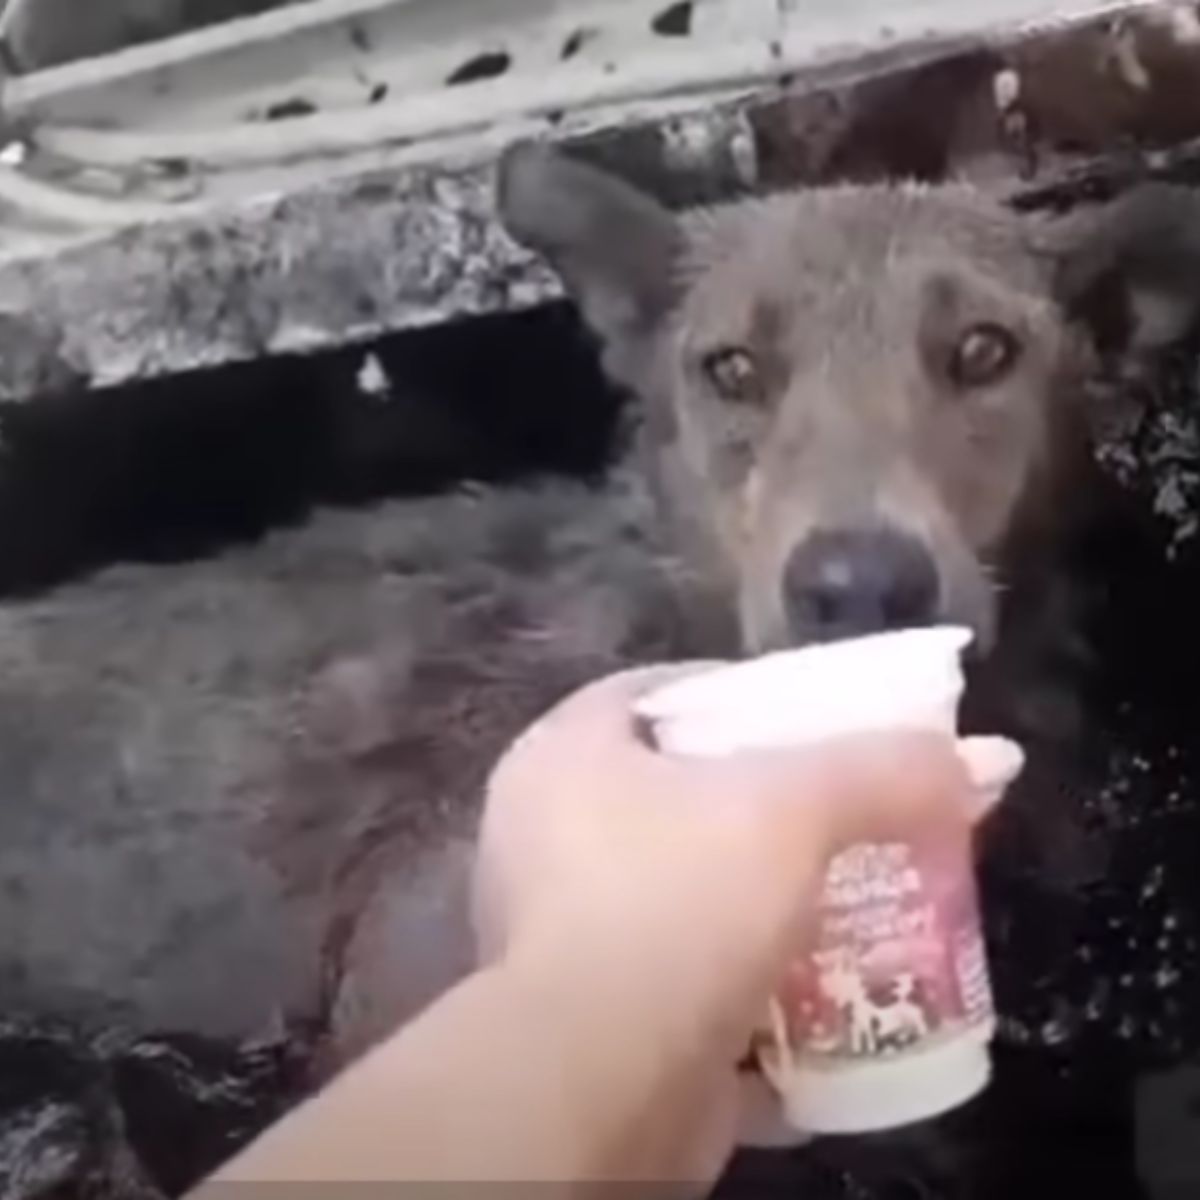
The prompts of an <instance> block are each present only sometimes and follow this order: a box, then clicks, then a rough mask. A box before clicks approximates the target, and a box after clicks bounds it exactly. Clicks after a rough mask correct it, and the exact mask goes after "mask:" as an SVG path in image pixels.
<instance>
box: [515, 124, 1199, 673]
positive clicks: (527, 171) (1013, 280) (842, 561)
mask: <svg viewBox="0 0 1200 1200" xmlns="http://www.w3.org/2000/svg"><path fill="white" fill-rule="evenodd" d="M499 195H500V209H501V214H502V217H503V219H504V221H505V223H506V225H507V228H508V229H509V230H510V232H511V233H512V234H513V236H514V237H515V238H516V239H517V240H519V241H520V242H522V243H524V244H525V245H527V246H529V247H531V248H533V249H535V250H536V251H538V252H539V253H540V254H541V255H543V256H544V257H545V258H546V260H547V261H548V262H549V263H550V264H551V266H552V267H553V268H554V269H555V270H556V271H557V272H558V274H559V275H560V276H561V278H562V280H563V281H564V284H565V287H566V289H567V291H568V293H569V294H570V295H571V296H572V297H573V298H574V300H575V301H576V302H577V304H578V306H579V308H580V310H581V312H582V314H583V317H584V319H585V320H586V321H587V323H588V324H589V325H590V327H591V328H592V330H593V331H594V332H595V333H596V334H597V336H598V338H599V340H600V342H601V346H602V350H603V356H604V363H605V367H606V369H607V371H608V372H609V373H610V374H611V375H612V376H613V377H614V378H615V379H616V380H617V381H618V382H620V383H621V384H623V385H626V386H628V387H629V388H630V389H631V390H632V391H633V392H635V393H636V394H637V395H638V396H639V397H640V399H641V401H642V403H643V405H644V406H645V407H644V414H645V419H646V426H647V429H648V430H649V431H650V434H651V436H652V437H653V438H655V439H656V441H657V443H658V445H659V447H660V449H661V450H662V454H661V455H660V458H661V461H662V463H663V472H664V478H666V479H667V480H668V486H667V488H666V490H667V492H668V494H669V496H670V497H673V498H674V499H675V501H676V503H677V506H678V508H679V509H680V511H681V513H682V515H683V517H684V518H685V519H686V520H687V521H688V522H690V524H691V526H692V528H693V529H697V530H699V531H700V533H701V535H702V538H701V540H702V541H703V542H704V544H705V546H706V549H707V552H708V553H709V554H710V556H711V563H712V565H713V570H715V572H716V573H718V574H719V575H720V576H721V578H722V580H723V582H724V583H725V584H726V585H727V586H728V589H729V593H730V596H731V598H732V599H733V600H734V601H735V603H736V606H737V611H738V613H739V616H740V621H741V628H742V636H743V641H744V643H745V646H746V648H747V649H749V650H755V651H763V650H767V649H773V648H777V647H780V646H783V645H790V644H796V643H800V642H808V641H813V640H828V639H832V638H837V637H843V636H848V635H853V634H857V633H863V632H870V631H876V630H881V629H889V628H898V627H903V626H910V625H920V624H927V623H931V622H940V621H951V622H955V623H960V624H965V625H968V626H970V627H971V628H973V629H974V630H975V632H976V634H977V638H978V642H979V644H980V645H981V646H983V647H986V646H987V645H988V644H989V642H990V640H991V639H992V637H993V634H994V631H995V627H996V624H997V617H998V597H999V596H1000V595H1001V594H1002V592H1003V588H1004V586H1005V578H1004V575H1005V571H1006V569H1007V567H1008V566H1009V560H1010V559H1011V556H1012V554H1013V553H1014V551H1013V545H1014V541H1015V540H1019V538H1020V536H1021V535H1022V533H1023V531H1028V530H1031V529H1034V528H1035V527H1036V526H1038V524H1039V522H1041V523H1043V524H1044V523H1046V522H1048V521H1049V522H1051V523H1052V522H1053V520H1054V519H1055V518H1056V517H1057V516H1058V515H1059V511H1060V510H1061V509H1063V508H1065V507H1069V504H1070V500H1071V497H1070V495H1069V491H1070V485H1069V482H1068V480H1067V478H1066V468H1067V466H1068V464H1070V466H1071V467H1074V466H1075V464H1076V462H1077V461H1078V460H1079V458H1080V457H1081V456H1080V455H1079V454H1078V451H1079V448H1080V447H1079V445H1078V444H1077V443H1082V441H1083V438H1082V434H1081V428H1080V424H1079V421H1078V413H1077V411H1076V410H1077V401H1078V398H1079V390H1080V389H1079V387H1078V383H1079V381H1080V379H1081V377H1082V376H1083V375H1084V374H1085V372H1087V371H1088V370H1089V369H1090V367H1091V362H1092V354H1093V347H1092V341H1091V336H1090V332H1089V330H1088V328H1087V326H1086V324H1085V323H1084V322H1083V321H1081V320H1077V319H1076V318H1077V317H1078V316H1079V315H1080V313H1081V312H1082V311H1083V310H1084V308H1085V304H1084V302H1085V300H1087V299H1088V298H1089V297H1094V296H1095V295H1098V294H1099V293H1100V292H1101V291H1105V290H1108V291H1111V290H1112V289H1111V288H1109V287H1108V286H1107V285H1109V284H1111V283H1113V281H1117V282H1119V283H1120V284H1121V285H1122V287H1123V289H1124V292H1125V293H1126V294H1128V295H1129V296H1132V297H1135V298H1139V299H1140V300H1141V301H1142V302H1143V303H1142V307H1141V309H1140V310H1138V311H1140V312H1143V313H1145V314H1149V315H1154V316H1156V317H1157V318H1159V326H1160V328H1159V330H1158V332H1159V333H1162V332H1163V329H1164V328H1165V327H1164V326H1162V322H1161V318H1162V317H1163V315H1164V314H1166V315H1169V316H1171V317H1172V319H1174V318H1176V317H1178V316H1179V315H1180V314H1181V313H1182V314H1183V315H1184V316H1190V315H1191V297H1190V296H1188V297H1186V299H1187V304H1185V305H1184V306H1183V307H1182V308H1176V307H1164V306H1163V304H1162V303H1160V302H1161V301H1163V300H1166V301H1169V302H1171V304H1172V305H1173V302H1174V300H1175V298H1176V295H1175V294H1176V293H1179V292H1182V291H1184V290H1186V289H1185V288H1183V287H1182V286H1180V281H1181V280H1182V278H1183V274H1184V272H1183V271H1182V270H1181V268H1180V265H1179V264H1180V262H1181V255H1184V257H1186V254H1185V252H1188V253H1190V254H1191V261H1192V262H1195V261H1196V260H1197V257H1198V256H1200V220H1197V219H1196V218H1198V217H1200V205H1197V204H1196V202H1195V201H1193V199H1192V197H1191V196H1190V195H1187V194H1186V193H1180V192H1177V191H1174V190H1172V189H1166V188H1145V189H1141V190H1140V191H1138V192H1137V193H1133V194H1131V195H1130V196H1129V197H1127V198H1126V199H1124V200H1122V201H1119V202H1116V203H1114V204H1112V205H1110V206H1107V207H1105V208H1103V209H1099V210H1090V211H1088V212H1087V213H1086V215H1084V216H1074V217H1070V218H1063V219H1059V220H1048V219H1045V218H1033V217H1029V216H1022V215H1020V214H1018V213H1017V212H1015V211H1014V210H1012V209H1011V208H1009V207H1007V206H1005V205H1003V204H1001V203H999V202H998V201H995V200H992V199H989V198H987V197H985V196H983V195H981V194H979V193H977V192H975V191H973V190H971V189H969V188H966V187H958V186H943V187H933V188H931V187H919V186H896V187H870V188H866V187H839V188H830V189H821V190H813V191H805V192H795V193H790V194H782V195H777V196H772V197H769V198H765V199H750V200H744V201H740V202H737V203H733V204H729V205H727V206H725V207H722V208H716V209H709V210H700V211H694V212H690V213H684V214H675V213H672V212H670V211H668V210H667V209H665V208H664V207H662V206H661V205H660V204H659V203H657V202H656V201H655V200H654V199H652V198H651V197H649V196H648V195H645V194H643V193H641V192H639V191H638V190H636V189H634V188H633V187H631V186H630V185H628V184H627V183H625V182H623V181H621V180H618V179H616V178H615V177H613V176H611V175H609V174H607V173H604V172H601V171H599V170H597V169H595V168H593V167H591V166H588V165H586V164H583V163H581V162H578V161H575V160H572V159H570V158H568V157H566V156H564V155H562V154H561V153H559V152H557V151H554V150H552V149H549V148H546V147H544V146H540V145H534V144H532V143H524V144H522V145H520V146H517V147H514V148H513V149H512V150H510V151H509V152H508V154H507V155H506V156H505V158H504V160H503V161H502V164H501V171H500V192H499ZM1193 226H1194V228H1193ZM1151 300H1153V301H1154V302H1155V303H1154V304H1153V305H1152V304H1150V303H1148V302H1149V301H1151ZM1130 311H1133V309H1131V310H1130ZM1172 329H1174V327H1173V326H1172Z"/></svg>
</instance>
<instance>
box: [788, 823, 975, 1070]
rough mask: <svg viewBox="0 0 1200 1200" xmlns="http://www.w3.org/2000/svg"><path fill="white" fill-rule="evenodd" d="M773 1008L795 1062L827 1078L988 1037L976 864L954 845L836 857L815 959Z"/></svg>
mask: <svg viewBox="0 0 1200 1200" xmlns="http://www.w3.org/2000/svg"><path fill="white" fill-rule="evenodd" d="M777 999H778V1001H779V1007H780V1010H781V1013H782V1016H783V1019H784V1024H785V1031H786V1035H787V1039H788V1043H789V1050H790V1055H791V1057H792V1058H793V1061H798V1062H803V1063H804V1064H805V1065H806V1066H810V1067H816V1068H824V1069H834V1068H836V1066H837V1065H838V1063H839V1062H845V1061H847V1060H852V1061H862V1060H870V1059H873V1058H879V1057H881V1056H888V1057H892V1056H895V1055H899V1054H903V1053H905V1052H914V1051H920V1050H921V1049H924V1048H926V1047H928V1046H930V1045H931V1044H937V1043H941V1042H943V1041H945V1040H949V1039H951V1038H954V1037H958V1036H961V1035H962V1034H963V1033H965V1032H966V1031H968V1030H971V1029H972V1028H973V1027H976V1026H984V1025H989V1024H990V1020H991V1017H992V1000H991V989H990V986H989V982H988V973H987V963H986V958H985V953H984V947H983V941H982V937H981V935H980V928H979V914H978V906H977V899H976V890H975V880H974V876H973V874H972V871H971V862H970V858H969V852H968V853H964V849H963V847H962V846H961V845H954V844H953V843H952V842H951V843H950V844H947V845H944V846H941V847H938V846H923V847H921V848H920V849H916V848H913V847H910V846H907V845H902V844H889V845H872V846H857V847H854V848H852V849H850V850H847V851H845V852H843V853H842V854H841V855H839V856H838V857H837V858H836V859H835V860H834V861H833V863H832V864H831V866H830V869H829V873H828V875H827V877H826V882H825V888H824V892H823V895H822V898H821V903H820V908H819V926H818V933H817V938H816V944H815V946H814V949H813V951H812V953H811V954H810V955H808V956H806V957H805V958H803V959H800V960H797V961H796V962H795V963H794V964H793V965H792V967H791V969H790V970H789V972H788V976H787V978H786V979H785V980H784V981H783V983H782V986H781V987H780V989H779V991H778V993H777ZM768 1053H770V1052H769V1051H768ZM772 1057H773V1055H772Z"/></svg>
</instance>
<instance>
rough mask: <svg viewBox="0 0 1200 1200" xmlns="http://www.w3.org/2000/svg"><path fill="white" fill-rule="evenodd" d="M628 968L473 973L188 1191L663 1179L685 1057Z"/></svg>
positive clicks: (576, 966)
mask: <svg viewBox="0 0 1200 1200" xmlns="http://www.w3.org/2000/svg"><path fill="white" fill-rule="evenodd" d="M572 958H575V961H571V959H572ZM629 966H630V967H631V966H632V965H631V964H630V965H629ZM639 974H640V975H642V976H643V977H644V972H635V971H633V970H632V969H626V965H625V964H618V963H610V964H607V965H605V966H603V967H601V965H600V964H598V963H588V962H586V961H584V959H583V955H582V954H578V953H577V952H570V953H567V952H563V953H554V952H552V951H549V950H548V951H547V952H545V953H539V954H527V955H523V956H521V957H519V958H518V959H516V960H514V961H511V962H508V963H506V964H504V965H503V966H500V967H496V968H493V969H490V970H487V971H481V972H479V973H477V974H475V975H473V976H471V977H470V978H468V979H467V980H464V981H463V982H462V983H461V984H460V985H459V986H458V987H457V988H455V989H454V990H453V991H452V992H451V993H449V994H448V995H447V996H445V997H444V998H443V999H442V1000H441V1001H440V1002H439V1003H438V1004H436V1005H434V1006H433V1007H432V1008H430V1009H429V1010H428V1011H427V1012H426V1013H425V1014H424V1015H423V1016H421V1017H420V1018H418V1019H417V1020H416V1021H414V1022H413V1023H412V1024H411V1025H409V1026H408V1027H407V1028H406V1029H404V1030H403V1031H401V1032H400V1033H398V1034H396V1035H395V1036H394V1037H392V1038H391V1039H389V1041H387V1042H386V1043H384V1044H382V1045H381V1046H379V1047H378V1048H377V1049H376V1051H375V1052H374V1053H373V1054H371V1055H369V1056H367V1057H366V1058H365V1059H364V1060H362V1062H360V1063H359V1064H357V1065H356V1066H355V1067H353V1068H352V1069H350V1070H349V1071H347V1072H346V1074H345V1075H344V1076H343V1077H342V1078H341V1079H339V1080H337V1081H335V1082H334V1083H333V1084H332V1085H331V1086H330V1087H329V1088H328V1089H327V1090H326V1091H325V1092H323V1093H322V1094H321V1095H319V1096H318V1097H316V1098H314V1099H313V1100H312V1101H310V1102H309V1103H307V1104H306V1105H304V1106H302V1107H301V1108H299V1109H298V1110H296V1111H295V1112H293V1113H292V1114H291V1115H290V1116H289V1117H288V1118H286V1119H285V1120H284V1121H283V1122H281V1124H280V1125H279V1126H277V1127H276V1128H275V1129H273V1130H271V1131H269V1132H268V1133H267V1134H266V1135H264V1136H263V1137H262V1138H261V1139H260V1140H259V1141H258V1142H257V1143H256V1144H254V1145H253V1146H251V1147H250V1148H249V1149H248V1150H247V1151H246V1152H244V1153H243V1154H242V1155H241V1156H240V1157H239V1158H238V1159H236V1160H235V1161H234V1162H232V1163H231V1164H230V1165H229V1166H228V1167H227V1168H226V1169H225V1170H224V1171H222V1172H221V1173H220V1174H219V1175H218V1176H217V1177H216V1178H214V1179H213V1180H212V1181H211V1182H210V1183H209V1184H208V1185H207V1188H205V1189H202V1190H201V1191H200V1192H199V1193H198V1194H197V1195H198V1196H203V1197H210V1196H213V1195H215V1189H217V1188H219V1187H220V1186H221V1185H222V1184H226V1185H228V1184H230V1183H235V1182H247V1181H267V1180H270V1181H277V1182H287V1181H300V1180H304V1181H324V1182H335V1181H337V1182H355V1181H368V1180H369V1181H385V1180H388V1181H398V1180H405V1181H407V1180H419V1181H424V1180H459V1181H474V1180H478V1181H497V1182H498V1181H504V1180H511V1181H527V1182H529V1181H555V1182H558V1183H560V1184H562V1185H564V1187H566V1185H568V1184H571V1183H572V1182H579V1181H585V1180H603V1179H638V1180H648V1179H653V1178H656V1177H659V1178H661V1177H662V1176H663V1175H664V1174H667V1175H670V1174H672V1173H673V1171H672V1170H671V1166H672V1164H670V1163H668V1162H667V1161H666V1160H668V1159H671V1158H672V1157H673V1154H674V1149H675V1148H674V1147H673V1146H672V1144H671V1142H672V1131H671V1129H670V1127H669V1122H670V1121H671V1119H672V1114H674V1113H675V1112H677V1111H678V1108H679V1103H680V1100H681V1099H683V1102H684V1103H685V1104H686V1098H681V1097H679V1096H678V1095H674V1094H671V1093H673V1092H677V1091H678V1089H679V1087H680V1082H681V1079H682V1078H683V1077H684V1076H686V1074H687V1072H686V1071H684V1072H682V1073H681V1072H680V1070H679V1069H678V1063H679V1060H680V1059H681V1057H684V1056H687V1055H688V1054H689V1053H690V1050H689V1048H688V1047H687V1046H686V1044H684V1042H683V1041H682V1040H681V1039H679V1038H674V1037H665V1036H664V1033H663V1030H661V1029H656V1028H655V1023H654V1021H653V1020H652V1019H651V1018H650V1016H649V1012H650V1011H652V1010H651V1008H650V1006H649V1005H646V1004H645V1003H644V1002H643V990H644V986H645V985H644V984H643V983H642V982H640V981H639V979H638V975H639ZM695 1057H696V1062H697V1069H702V1068H700V1067H699V1064H700V1061H701V1058H700V1053H699V1047H697V1048H696V1052H695ZM209 1189H212V1190H209Z"/></svg>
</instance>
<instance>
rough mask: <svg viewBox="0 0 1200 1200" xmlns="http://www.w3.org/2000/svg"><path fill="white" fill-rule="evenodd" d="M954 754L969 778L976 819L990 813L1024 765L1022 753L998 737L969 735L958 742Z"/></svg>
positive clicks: (1014, 743)
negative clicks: (956, 752)
mask: <svg viewBox="0 0 1200 1200" xmlns="http://www.w3.org/2000/svg"><path fill="white" fill-rule="evenodd" d="M957 749H958V756H959V759H960V760H961V761H962V764H963V766H964V767H966V770H967V775H968V777H969V778H970V780H971V797H970V804H971V807H972V809H973V810H974V815H975V816H976V818H979V817H982V816H984V815H985V814H986V813H988V812H990V811H991V810H992V809H993V808H995V806H996V805H997V804H999V803H1000V801H1001V800H1002V799H1003V797H1004V793H1005V792H1006V791H1007V790H1008V788H1009V787H1011V786H1012V783H1013V781H1014V780H1015V779H1016V778H1017V776H1018V775H1020V773H1021V771H1022V770H1023V769H1024V767H1025V752H1024V751H1023V750H1022V749H1021V747H1020V746H1018V745H1017V743H1016V742H1012V741H1009V739H1008V738H1002V737H969V738H961V739H960V740H959V742H958V747H957Z"/></svg>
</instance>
